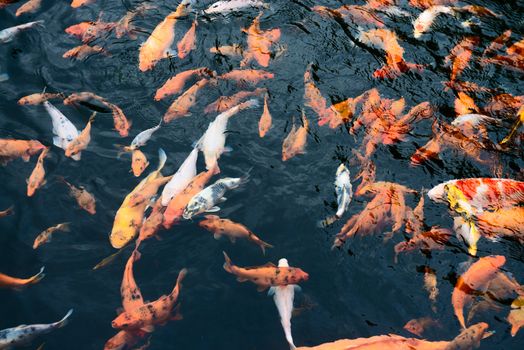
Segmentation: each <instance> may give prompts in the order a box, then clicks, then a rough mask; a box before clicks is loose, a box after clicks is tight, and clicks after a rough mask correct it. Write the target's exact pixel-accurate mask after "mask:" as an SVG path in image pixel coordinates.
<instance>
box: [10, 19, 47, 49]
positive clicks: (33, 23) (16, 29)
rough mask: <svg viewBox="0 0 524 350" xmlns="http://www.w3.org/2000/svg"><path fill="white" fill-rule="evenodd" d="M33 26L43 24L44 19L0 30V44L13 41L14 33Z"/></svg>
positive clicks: (16, 33)
mask: <svg viewBox="0 0 524 350" xmlns="http://www.w3.org/2000/svg"><path fill="white" fill-rule="evenodd" d="M34 26H41V27H43V26H44V21H34V22H29V23H24V24H20V25H17V26H14V27H11V28H7V29H3V30H0V44H5V43H8V42H11V41H13V39H14V38H15V36H16V35H18V34H19V33H20V32H22V31H23V30H26V29H29V28H33V27H34Z"/></svg>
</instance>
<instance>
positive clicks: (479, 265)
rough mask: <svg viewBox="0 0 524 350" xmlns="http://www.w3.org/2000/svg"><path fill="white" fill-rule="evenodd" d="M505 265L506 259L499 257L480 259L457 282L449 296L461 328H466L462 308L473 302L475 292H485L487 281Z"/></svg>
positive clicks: (492, 256)
mask: <svg viewBox="0 0 524 350" xmlns="http://www.w3.org/2000/svg"><path fill="white" fill-rule="evenodd" d="M505 263H506V258H505V257H504V256H501V255H491V256H485V257H482V258H480V259H479V260H477V261H476V262H475V263H474V264H473V265H471V266H470V267H469V269H468V270H467V271H466V272H465V273H464V274H463V275H462V276H460V277H459V279H458V280H457V284H456V285H455V288H454V289H453V294H452V296H451V303H452V304H453V309H454V310H455V316H457V318H458V321H459V323H460V325H461V326H462V328H466V322H465V320H464V307H465V306H467V305H469V304H470V303H471V302H472V301H473V294H474V293H475V292H485V291H486V286H487V284H488V283H489V281H490V280H491V279H492V278H493V276H494V275H495V274H496V273H497V272H498V271H499V269H500V268H501V267H502V265H504V264H505Z"/></svg>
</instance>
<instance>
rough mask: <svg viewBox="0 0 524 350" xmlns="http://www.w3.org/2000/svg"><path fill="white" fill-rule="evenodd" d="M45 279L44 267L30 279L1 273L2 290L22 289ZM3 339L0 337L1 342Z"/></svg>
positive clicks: (0, 286)
mask: <svg viewBox="0 0 524 350" xmlns="http://www.w3.org/2000/svg"><path fill="white" fill-rule="evenodd" d="M44 277H45V273H44V268H43V267H42V268H41V269H40V271H39V272H38V273H37V274H36V275H34V276H32V277H29V278H16V277H11V276H8V275H5V274H3V273H0V288H14V289H16V288H21V287H24V286H27V285H30V284H35V283H38V282H40V280H41V279H42V278H44ZM1 339H2V337H0V341H1ZM0 344H1V343H0Z"/></svg>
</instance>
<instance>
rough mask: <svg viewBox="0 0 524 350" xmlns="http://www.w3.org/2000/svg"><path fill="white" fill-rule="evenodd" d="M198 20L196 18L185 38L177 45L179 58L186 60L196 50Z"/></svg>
mask: <svg viewBox="0 0 524 350" xmlns="http://www.w3.org/2000/svg"><path fill="white" fill-rule="evenodd" d="M197 25H198V23H197V19H196V16H195V19H194V20H193V23H192V24H191V28H189V30H188V31H187V32H186V34H184V37H183V38H182V39H180V41H179V42H178V44H177V49H178V58H180V59H184V58H186V56H187V55H189V53H190V52H191V51H192V50H194V49H196V27H197Z"/></svg>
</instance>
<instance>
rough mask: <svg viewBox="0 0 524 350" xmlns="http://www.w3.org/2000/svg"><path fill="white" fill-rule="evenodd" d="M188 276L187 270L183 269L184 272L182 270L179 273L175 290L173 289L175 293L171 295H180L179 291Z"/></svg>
mask: <svg viewBox="0 0 524 350" xmlns="http://www.w3.org/2000/svg"><path fill="white" fill-rule="evenodd" d="M186 275H187V269H186V268H183V269H182V270H180V272H179V273H178V277H177V279H176V284H175V288H173V291H172V292H171V294H176V293H178V291H179V290H180V285H181V284H182V281H183V280H184V278H185V277H186Z"/></svg>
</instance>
